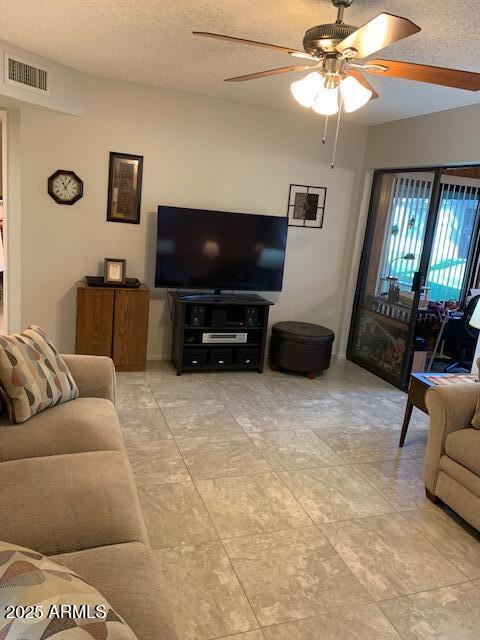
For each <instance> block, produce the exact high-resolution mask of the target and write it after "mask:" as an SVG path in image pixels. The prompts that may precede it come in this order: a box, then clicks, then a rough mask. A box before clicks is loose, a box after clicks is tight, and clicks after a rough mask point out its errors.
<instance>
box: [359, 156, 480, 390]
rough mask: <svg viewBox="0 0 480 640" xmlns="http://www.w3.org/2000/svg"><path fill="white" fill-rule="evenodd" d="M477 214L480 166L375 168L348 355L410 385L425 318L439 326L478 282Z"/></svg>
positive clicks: (479, 244)
mask: <svg viewBox="0 0 480 640" xmlns="http://www.w3.org/2000/svg"><path fill="white" fill-rule="evenodd" d="M479 211H480V168H479V167H470V168H455V169H441V168H437V169H432V170H428V171H425V170H422V169H418V170H409V171H393V170H392V171H377V172H375V178H374V183H373V187H372V196H371V201H370V212H369V217H368V223H367V231H366V236H365V243H364V247H363V254H362V260H361V266H360V273H359V277H358V283H357V290H356V297H355V306H354V313H353V317H352V324H351V329H350V338H349V344H348V352H347V354H348V357H349V359H350V360H353V361H354V362H356V363H358V364H360V365H361V366H364V367H365V368H367V369H369V370H370V371H372V372H373V373H376V374H377V375H380V376H381V377H383V378H385V379H386V380H388V381H389V382H392V383H393V384H395V385H396V386H398V387H401V388H405V387H406V386H407V384H408V379H409V374H410V369H411V363H412V356H413V347H414V343H415V338H416V337H417V338H421V337H422V330H420V329H421V327H420V325H421V322H420V321H421V320H423V321H425V317H423V318H420V315H422V313H423V315H424V316H425V315H428V313H430V315H431V316H433V317H434V319H435V314H436V316H437V320H440V324H441V321H442V318H444V317H445V316H447V315H448V312H449V310H450V309H452V308H456V307H457V306H460V305H461V304H462V302H464V300H465V298H466V295H467V293H468V291H469V289H470V287H473V288H476V287H478V286H480V285H479V276H480V239H479ZM428 300H430V301H431V302H434V303H436V304H435V305H433V308H432V307H431V308H430V310H429V311H427V310H426V307H427V301H428ZM420 303H421V307H422V311H421V312H420V315H419V311H418V309H419V304H420ZM437 333H438V332H437ZM423 340H424V345H423V347H422V349H423V350H425V349H427V350H428V348H429V347H428V344H426V343H428V340H425V337H424V336H423ZM433 342H434V343H435V340H433Z"/></svg>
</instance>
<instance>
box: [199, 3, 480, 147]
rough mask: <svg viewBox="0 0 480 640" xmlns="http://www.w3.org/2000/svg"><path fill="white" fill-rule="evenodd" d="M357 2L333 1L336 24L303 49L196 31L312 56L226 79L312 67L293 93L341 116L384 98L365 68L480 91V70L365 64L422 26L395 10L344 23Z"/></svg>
mask: <svg viewBox="0 0 480 640" xmlns="http://www.w3.org/2000/svg"><path fill="white" fill-rule="evenodd" d="M352 2H353V0H332V4H333V5H334V6H335V7H336V8H337V19H336V22H333V23H331V24H321V25H317V26H315V27H312V28H310V29H308V30H307V31H306V33H305V36H304V38H303V49H304V50H303V51H301V50H297V49H292V48H290V47H281V46H278V45H274V44H268V43H265V42H257V41H255V40H246V39H244V38H234V37H232V36H226V35H221V34H217V33H208V32H205V31H194V32H193V33H194V35H197V36H205V37H207V38H216V39H219V40H224V41H227V42H234V43H237V44H247V45H253V46H257V47H265V48H267V49H273V50H276V51H283V52H285V53H288V54H290V55H291V56H294V57H296V58H302V59H305V60H308V61H309V62H310V64H306V65H297V66H289V67H281V68H279V69H269V70H267V71H260V72H258V73H251V74H248V75H244V76H237V77H235V78H227V79H226V82H244V81H246V80H256V79H257V78H265V77H267V76H276V75H280V74H284V73H291V72H300V71H310V73H309V74H308V75H306V76H305V77H304V78H302V79H301V80H298V81H296V82H293V83H292V85H291V91H292V94H293V96H294V98H295V99H296V100H297V101H298V102H299V103H300V104H301V105H303V106H304V107H311V108H312V109H313V110H314V111H316V112H317V113H320V114H322V115H325V116H331V115H334V114H336V113H339V114H340V112H341V110H342V107H343V110H344V111H346V112H347V113H350V112H352V111H356V110H357V109H359V108H360V107H363V106H364V105H365V104H366V103H367V102H368V101H369V100H370V99H374V98H378V94H377V92H376V91H375V89H374V88H373V87H372V85H371V84H370V82H369V81H368V80H367V79H366V78H365V76H364V75H363V74H362V73H360V71H365V72H366V73H369V74H372V75H383V76H387V77H390V78H402V79H404V80H416V81H419V82H427V83H430V84H437V85H443V86H447V87H454V88H458V89H466V90H467V91H478V90H480V74H479V73H472V72H470V71H457V70H455V69H447V68H442V67H432V66H428V65H423V64H414V63H412V62H399V61H397V60H368V61H366V62H363V63H361V62H360V63H359V62H358V61H359V60H362V59H363V58H366V57H367V56H370V55H372V54H374V53H376V52H377V51H379V50H380V49H383V48H384V47H387V46H389V45H391V44H393V43H394V42H397V41H399V40H402V39H403V38H406V37H408V36H411V35H414V34H415V33H418V32H419V31H421V29H420V27H418V26H417V25H416V24H414V23H413V22H411V21H410V20H408V19H407V18H401V17H399V16H394V15H392V14H390V13H380V14H379V15H378V16H376V17H375V18H373V20H370V22H367V23H366V24H364V25H363V26H362V27H359V28H357V27H355V26H352V25H349V24H346V23H345V22H344V21H343V17H344V11H345V9H346V8H348V7H350V5H351V4H352ZM337 135H338V126H337Z"/></svg>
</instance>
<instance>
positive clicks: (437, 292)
mask: <svg viewBox="0 0 480 640" xmlns="http://www.w3.org/2000/svg"><path fill="white" fill-rule="evenodd" d="M432 184H433V183H432V179H431V178H430V176H428V177H425V176H424V177H423V178H422V177H421V176H420V177H419V176H415V177H413V176H408V177H396V178H395V180H394V182H393V187H392V195H391V200H390V207H389V212H388V217H387V220H388V223H387V230H386V233H387V235H386V239H385V243H384V248H383V255H382V260H381V262H380V273H379V277H380V278H382V277H386V276H393V277H396V278H397V279H398V283H399V285H400V286H401V287H402V288H405V289H410V288H411V286H412V284H413V277H414V274H415V271H417V270H418V266H419V263H420V257H421V254H422V249H423V241H424V236H425V226H426V222H427V217H428V209H429V205H430V197H431V193H432ZM479 208H480V181H479V180H474V179H468V180H467V179H455V178H452V177H451V176H444V177H443V178H442V183H441V192H440V204H439V210H438V217H437V224H436V228H435V234H434V238H433V244H432V251H431V257H430V265H429V269H428V273H427V280H426V286H427V287H429V289H430V292H429V295H430V299H431V300H434V301H437V302H443V301H447V300H457V301H459V300H460V297H461V295H462V290H463V284H464V279H465V274H466V270H467V266H468V260H469V257H470V252H471V247H472V243H473V242H474V238H475V231H476V228H477V224H478V213H479Z"/></svg>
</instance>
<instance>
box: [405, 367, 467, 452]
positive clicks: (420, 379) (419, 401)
mask: <svg viewBox="0 0 480 640" xmlns="http://www.w3.org/2000/svg"><path fill="white" fill-rule="evenodd" d="M440 378H444V379H445V378H448V379H449V381H448V384H456V383H465V382H471V383H473V382H478V376H476V375H473V374H464V373H459V374H454V373H430V372H428V371H427V372H424V373H412V375H411V376H410V386H409V388H408V398H407V406H406V407H405V416H404V418H403V425H402V433H401V434H400V442H399V443H398V446H399V447H403V443H404V442H405V436H406V435H407V431H408V426H409V424H410V418H411V417H412V411H413V407H417V409H420V411H423V412H424V413H427V414H428V409H427V405H426V403H425V396H426V394H427V391H428V390H429V389H430V388H431V387H434V386H435V385H436V384H445V380H444V381H443V382H435V379H440Z"/></svg>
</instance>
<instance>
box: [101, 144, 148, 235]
mask: <svg viewBox="0 0 480 640" xmlns="http://www.w3.org/2000/svg"><path fill="white" fill-rule="evenodd" d="M142 174H143V156H132V155H131V154H128V153H116V152H113V151H112V152H111V153H110V168H109V172H108V205H107V221H108V222H126V223H129V224H140V206H141V201H142Z"/></svg>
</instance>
